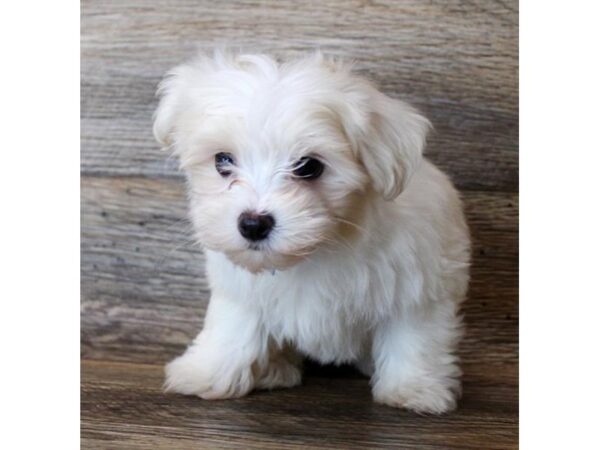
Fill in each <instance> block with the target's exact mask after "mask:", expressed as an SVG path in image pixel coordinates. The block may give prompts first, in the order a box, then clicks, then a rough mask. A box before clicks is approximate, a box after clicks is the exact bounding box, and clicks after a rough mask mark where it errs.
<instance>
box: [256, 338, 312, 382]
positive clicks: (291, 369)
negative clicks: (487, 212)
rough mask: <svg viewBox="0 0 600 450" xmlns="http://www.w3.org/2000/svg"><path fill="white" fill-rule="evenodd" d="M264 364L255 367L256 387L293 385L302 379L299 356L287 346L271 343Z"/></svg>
mask: <svg viewBox="0 0 600 450" xmlns="http://www.w3.org/2000/svg"><path fill="white" fill-rule="evenodd" d="M269 353H270V354H269V361H268V363H267V365H266V366H263V367H261V366H259V365H258V364H257V365H256V367H255V372H256V373H257V375H256V388H257V389H275V388H286V387H293V386H297V385H299V384H300V382H301V381H302V371H301V370H300V366H301V364H302V358H301V356H300V355H299V354H298V353H297V352H296V351H295V350H293V349H292V348H291V347H289V346H284V347H283V348H280V347H278V346H277V345H275V343H271V346H270V352H269Z"/></svg>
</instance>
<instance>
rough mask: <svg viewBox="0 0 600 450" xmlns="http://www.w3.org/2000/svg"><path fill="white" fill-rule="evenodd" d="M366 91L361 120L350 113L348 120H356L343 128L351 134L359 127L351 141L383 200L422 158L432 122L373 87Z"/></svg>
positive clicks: (395, 191)
mask: <svg viewBox="0 0 600 450" xmlns="http://www.w3.org/2000/svg"><path fill="white" fill-rule="evenodd" d="M366 90H367V95H366V96H363V99H362V103H363V105H362V106H361V109H362V110H363V111H362V119H361V120H360V122H362V123H358V124H357V122H356V119H357V118H358V117H359V116H358V115H357V114H353V117H354V119H350V120H354V121H355V122H354V124H353V125H352V126H350V127H346V128H347V129H346V131H347V132H348V133H349V134H352V131H351V130H352V129H354V130H357V129H358V130H360V131H359V133H358V136H356V135H355V136H354V137H353V139H352V140H353V141H354V145H355V146H356V150H357V152H358V155H359V157H360V158H361V160H362V162H363V165H364V166H365V169H366V170H367V172H368V174H369V176H370V177H371V182H372V184H373V187H374V188H375V190H376V191H377V192H379V193H380V194H381V195H382V196H383V197H384V198H385V199H386V200H393V199H395V198H396V197H397V196H398V195H400V193H401V192H402V191H403V190H404V188H405V187H406V185H407V184H408V181H409V179H410V177H411V175H412V174H413V172H414V171H415V170H416V169H417V168H418V166H419V164H420V162H421V160H422V154H423V150H424V148H425V140H426V137H427V133H428V131H429V129H430V128H431V123H430V122H429V121H428V120H427V119H426V118H425V117H423V116H422V115H421V114H419V112H418V111H417V110H416V109H414V108H413V107H412V106H410V105H409V104H407V103H404V102H402V101H400V100H394V99H392V98H390V97H388V96H386V95H384V94H382V93H381V92H379V91H377V90H376V89H375V88H373V87H372V86H368V87H366ZM363 94H364V93H363ZM365 110H366V114H365ZM357 125H358V127H357ZM348 128H349V129H348Z"/></svg>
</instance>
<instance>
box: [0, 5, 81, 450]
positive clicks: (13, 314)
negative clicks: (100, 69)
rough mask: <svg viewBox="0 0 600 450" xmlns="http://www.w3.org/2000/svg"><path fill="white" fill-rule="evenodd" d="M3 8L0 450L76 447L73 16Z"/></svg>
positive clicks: (41, 8) (64, 11) (65, 10)
mask: <svg viewBox="0 0 600 450" xmlns="http://www.w3.org/2000/svg"><path fill="white" fill-rule="evenodd" d="M78 6H79V5H78V3H77V2H56V1H34V2H3V4H2V6H1V7H0V50H1V51H0V54H1V55H2V68H1V70H0V88H1V89H2V95H1V96H0V127H1V129H0V136H1V137H2V138H1V140H0V147H1V156H0V161H1V162H0V167H1V175H0V201H1V211H2V215H1V218H0V231H1V232H0V240H1V241H0V255H1V257H0V264H1V270H0V274H1V275H0V277H1V282H0V289H1V292H0V308H1V309H0V320H1V325H0V338H1V341H0V342H1V343H2V344H1V345H2V348H1V353H0V355H1V357H2V367H1V370H0V374H1V375H0V377H1V378H0V381H1V386H2V388H3V389H2V391H3V392H2V396H1V400H0V404H1V405H2V410H3V412H4V415H3V420H2V422H3V426H2V432H1V433H0V448H44V449H47V448H61V449H70V448H78V447H79V381H80V380H79V340H80V334H79V232H80V230H79V222H80V215H79V8H78Z"/></svg>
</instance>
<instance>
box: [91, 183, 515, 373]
mask: <svg viewBox="0 0 600 450" xmlns="http://www.w3.org/2000/svg"><path fill="white" fill-rule="evenodd" d="M81 192H82V233H83V239H82V258H81V261H82V269H81V279H82V284H83V288H82V296H83V302H82V326H83V335H82V351H83V356H84V357H85V358H96V359H102V358H105V357H106V355H110V358H111V359H113V360H120V361H135V362H143V363H163V362H165V361H166V360H168V359H169V358H171V357H173V356H175V354H177V353H179V352H181V351H182V350H183V349H184V348H185V346H186V345H187V344H188V343H189V341H190V340H191V338H192V337H193V336H194V335H195V334H196V333H197V332H198V330H199V329H200V327H201V324H202V317H203V314H204V311H205V308H206V305H207V302H208V298H209V292H208V288H207V286H206V280H205V279H204V276H203V275H204V274H203V270H204V259H203V256H202V254H201V252H200V250H199V249H198V248H197V247H196V246H195V245H194V244H193V243H192V242H191V241H190V239H189V233H186V230H188V229H189V226H188V225H187V223H186V221H185V220H184V218H185V215H186V205H185V193H184V186H183V183H182V182H180V181H178V180H166V179H161V180H153V179H145V178H131V177H122V178H120V177H112V178H104V177H86V178H84V179H83V180H82V190H81ZM464 201H465V205H466V210H467V214H468V220H469V223H470V225H471V228H472V234H473V243H474V247H473V248H474V250H473V252H474V260H473V270H472V282H471V288H470V295H469V300H468V301H467V302H466V303H465V306H464V311H465V314H466V322H467V327H468V328H467V335H466V338H465V341H464V345H463V350H462V356H463V359H464V360H465V361H466V363H475V362H476V363H478V364H480V365H488V366H489V368H490V370H497V369H498V367H502V366H503V365H505V364H515V363H516V361H517V353H516V347H517V321H518V308H517V269H518V268H517V263H518V256H517V252H518V248H517V224H516V220H517V201H518V200H517V196H516V194H507V193H498V192H494V193H486V192H475V191H472V192H466V193H465V195H464ZM494 367H495V369H494ZM505 374H506V376H508V377H509V378H514V376H515V371H514V369H510V370H509V371H508V372H506V373H505ZM498 376H499V377H503V376H504V375H503V373H500V374H498Z"/></svg>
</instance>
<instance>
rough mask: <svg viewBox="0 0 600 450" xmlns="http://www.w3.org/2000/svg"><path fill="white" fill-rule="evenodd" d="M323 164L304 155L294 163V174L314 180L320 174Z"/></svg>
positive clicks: (323, 167)
mask: <svg viewBox="0 0 600 450" xmlns="http://www.w3.org/2000/svg"><path fill="white" fill-rule="evenodd" d="M324 169H325V166H324V165H323V163H322V162H321V161H319V160H318V159H315V158H311V157H308V156H305V157H304V158H300V160H299V161H298V162H297V163H296V164H295V165H294V170H293V173H294V176H296V177H297V178H302V179H304V180H314V179H317V178H319V177H320V176H321V174H322V173H323V170H324Z"/></svg>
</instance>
